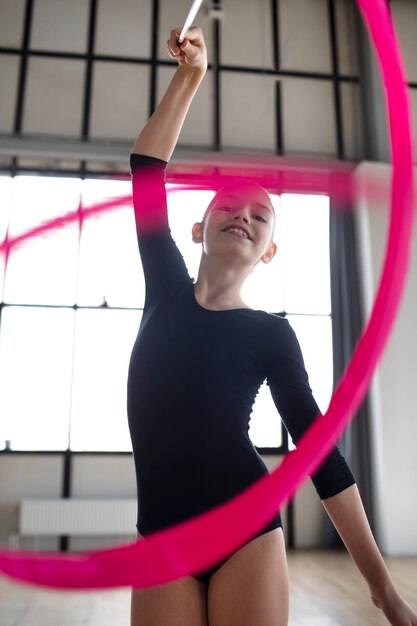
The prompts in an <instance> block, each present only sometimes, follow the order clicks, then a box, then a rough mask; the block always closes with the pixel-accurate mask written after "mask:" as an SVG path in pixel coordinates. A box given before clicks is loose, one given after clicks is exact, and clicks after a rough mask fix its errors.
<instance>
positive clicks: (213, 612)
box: [207, 528, 289, 626]
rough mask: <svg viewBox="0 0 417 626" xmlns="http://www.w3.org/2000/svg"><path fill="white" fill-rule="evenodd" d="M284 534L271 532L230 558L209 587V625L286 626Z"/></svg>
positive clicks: (286, 582)
mask: <svg viewBox="0 0 417 626" xmlns="http://www.w3.org/2000/svg"><path fill="white" fill-rule="evenodd" d="M288 593H289V592H288V569H287V559H286V554H285V543H284V535H283V532H282V529H281V528H277V529H275V530H272V531H270V532H268V533H266V534H264V535H261V536H260V537H257V538H256V539H253V541H251V542H250V543H248V544H247V545H246V546H244V547H243V548H241V549H240V550H238V551H237V552H236V553H235V554H233V556H231V557H230V558H229V559H228V560H227V561H226V563H225V564H224V565H222V567H221V568H220V569H219V570H218V571H217V572H216V574H214V575H213V577H212V578H211V580H210V583H209V586H208V597H207V602H208V619H209V626H253V625H254V624H256V626H287V624H288V604H289V599H288Z"/></svg>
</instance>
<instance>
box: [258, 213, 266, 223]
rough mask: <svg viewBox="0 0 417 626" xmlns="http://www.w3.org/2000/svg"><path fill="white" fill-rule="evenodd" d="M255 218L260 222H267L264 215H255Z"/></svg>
mask: <svg viewBox="0 0 417 626" xmlns="http://www.w3.org/2000/svg"><path fill="white" fill-rule="evenodd" d="M255 219H256V220H258V222H263V223H264V224H266V223H267V220H266V219H265V218H264V217H262V215H255Z"/></svg>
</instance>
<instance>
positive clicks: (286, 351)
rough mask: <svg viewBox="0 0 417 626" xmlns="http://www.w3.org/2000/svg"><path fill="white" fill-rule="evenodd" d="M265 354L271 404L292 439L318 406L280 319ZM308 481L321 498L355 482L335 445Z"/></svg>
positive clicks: (296, 346)
mask: <svg viewBox="0 0 417 626" xmlns="http://www.w3.org/2000/svg"><path fill="white" fill-rule="evenodd" d="M279 327H280V332H278V334H277V336H276V337H275V342H274V345H273V346H272V350H271V354H270V358H269V364H268V369H269V374H268V377H267V382H268V385H269V388H270V390H271V394H272V397H273V400H274V402H275V405H276V407H277V409H278V411H279V413H280V415H281V418H282V420H283V422H284V424H285V426H286V428H287V430H288V432H289V433H290V435H291V437H292V439H293V441H294V443H295V444H296V443H297V441H298V440H299V439H300V438H301V436H302V435H303V434H304V433H305V432H306V431H307V429H308V428H309V426H310V425H311V423H312V422H313V421H314V419H315V418H316V417H317V416H318V415H319V413H320V409H319V407H318V406H317V403H316V401H315V399H314V397H313V394H312V391H311V387H310V385H309V381H308V375H307V372H306V370H305V367H304V360H303V356H302V352H301V349H300V345H299V343H298V340H297V337H296V335H295V332H294V331H293V329H292V328H291V326H290V324H289V323H288V321H287V320H282V324H280V326H279ZM312 481H313V483H314V486H315V488H316V490H317V492H318V494H319V496H320V498H321V499H325V498H329V497H331V496H334V495H336V494H337V493H340V492H341V491H343V490H344V489H346V488H347V487H350V486H351V485H353V484H354V483H355V479H354V477H353V474H352V472H351V470H350V468H349V466H348V464H347V462H346V460H345V459H344V457H343V456H342V454H341V452H340V450H339V448H338V447H337V446H336V445H335V446H334V448H333V449H332V451H331V452H330V454H329V455H328V456H327V457H326V459H325V461H324V463H323V464H322V465H321V466H320V468H319V470H318V471H317V472H316V473H315V474H314V476H312Z"/></svg>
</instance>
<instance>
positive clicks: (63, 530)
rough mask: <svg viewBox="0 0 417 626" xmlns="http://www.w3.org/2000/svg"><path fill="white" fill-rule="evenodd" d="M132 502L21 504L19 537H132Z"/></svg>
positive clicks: (134, 507)
mask: <svg viewBox="0 0 417 626" xmlns="http://www.w3.org/2000/svg"><path fill="white" fill-rule="evenodd" d="M136 513H137V502H136V500H133V499H129V500H103V499H102V500H90V499H88V500H87V499H85V500H77V499H73V498H68V499H66V498H62V499H54V500H51V499H48V500H38V499H36V500H35V499H31V500H22V502H21V504H20V522H19V532H20V535H36V536H41V535H69V536H71V535H134V534H135V533H136V529H135V524H136Z"/></svg>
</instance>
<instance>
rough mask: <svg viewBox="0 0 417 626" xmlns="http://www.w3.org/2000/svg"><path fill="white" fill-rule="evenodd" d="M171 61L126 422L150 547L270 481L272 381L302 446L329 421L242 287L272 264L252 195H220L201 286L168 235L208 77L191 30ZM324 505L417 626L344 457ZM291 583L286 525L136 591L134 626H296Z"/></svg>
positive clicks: (149, 127) (382, 595) (144, 178)
mask: <svg viewBox="0 0 417 626" xmlns="http://www.w3.org/2000/svg"><path fill="white" fill-rule="evenodd" d="M178 35H179V30H172V31H171V33H170V37H169V40H168V44H167V45H168V53H169V55H170V56H171V58H173V59H175V60H176V61H177V62H178V67H177V69H176V71H175V74H174V76H173V78H172V80H171V83H170V85H169V86H168V89H167V91H166V93H165V95H164V97H163V99H162V101H161V102H160V104H159V105H158V107H157V109H156V110H155V112H154V114H153V115H152V117H151V118H150V119H149V121H148V122H147V124H146V125H145V127H144V129H143V130H142V132H141V133H140V135H139V137H138V139H137V140H136V142H135V144H134V147H133V153H132V155H131V169H132V181H133V199H134V208H135V219H136V229H137V236H138V244H139V251H140V255H141V260H142V265H143V270H144V275H145V282H146V300H145V307H144V312H143V318H142V323H141V326H140V329H139V332H138V336H137V339H136V342H135V345H134V347H133V350H132V355H131V360H130V367H129V376H128V418H129V427H130V433H131V439H132V446H133V453H134V459H135V468H136V478H137V487H138V502H139V506H138V523H137V528H138V533H139V534H138V541H141V540H142V538H143V537H146V536H147V535H148V534H150V533H152V532H154V531H157V530H160V529H162V528H166V527H168V526H171V525H173V524H176V523H178V522H181V521H183V520H185V519H188V518H191V517H193V516H196V515H198V514H200V513H202V512H204V511H206V510H208V509H210V508H212V507H215V506H216V505H219V504H221V503H223V502H225V501H227V500H229V499H230V498H232V497H233V496H235V495H237V494H238V493H240V492H241V491H243V490H244V489H245V488H246V487H248V486H249V485H250V484H252V483H254V482H255V481H256V480H257V479H258V478H260V477H261V476H263V475H264V474H265V473H267V468H266V466H265V464H264V463H263V461H262V459H261V457H260V456H259V454H258V453H257V451H256V449H255V448H254V446H253V444H252V443H251V441H250V439H249V436H248V428H249V419H250V414H251V411H252V406H253V403H254V400H255V397H256V394H257V392H258V390H259V387H260V385H261V384H262V382H263V381H264V380H266V381H267V383H268V385H269V388H270V391H271V394H272V397H273V399H274V402H275V404H276V407H277V409H278V411H279V413H280V415H281V416H282V419H283V421H284V423H285V425H286V427H287V429H288V431H289V432H290V434H291V436H292V438H293V440H294V441H295V442H297V441H298V439H299V438H300V437H301V436H302V434H303V433H304V432H305V431H306V430H307V428H308V427H309V425H310V424H311V422H312V421H313V420H314V418H315V417H316V416H317V414H318V413H319V408H318V406H317V404H316V402H315V400H314V397H313V395H312V392H311V389H310V386H309V383H308V376H307V373H306V371H305V368H304V363H303V357H302V354H301V351H300V347H299V344H298V341H297V339H296V336H295V334H294V332H293V330H292V329H291V327H290V325H289V323H288V321H287V320H285V319H283V318H281V317H278V316H276V315H271V314H268V313H266V312H264V311H259V310H253V309H251V308H250V307H248V306H247V305H246V304H245V302H244V301H243V300H242V297H241V295H240V293H241V288H242V286H243V284H244V282H245V280H246V279H247V277H248V276H249V274H251V272H252V271H254V269H255V267H256V265H257V264H258V263H270V262H271V261H272V259H273V257H274V255H275V253H276V249H277V248H276V244H275V243H274V242H273V235H274V226H275V215H274V209H273V206H272V203H271V201H270V198H269V196H268V194H267V192H266V191H265V190H264V189H263V188H261V187H259V186H257V185H254V184H252V183H248V182H242V183H241V184H240V183H237V182H235V183H234V184H228V185H226V186H224V187H222V188H221V189H220V190H219V191H218V192H217V193H216V195H215V196H214V198H213V200H212V201H211V202H210V204H209V206H208V208H207V210H206V212H205V214H204V216H203V218H202V220H201V222H197V223H195V224H194V226H193V228H192V238H193V241H194V242H195V243H196V244H199V245H200V246H201V249H202V256H201V262H200V267H199V272H198V278H197V280H196V282H195V283H194V282H193V280H192V279H191V278H190V277H189V274H188V272H187V269H186V267H185V264H184V260H183V258H182V256H181V254H180V252H179V250H178V249H177V247H176V245H175V243H174V241H173V239H172V237H171V234H170V230H169V225H168V218H167V209H166V192H165V170H166V166H167V163H168V161H169V159H170V157H171V155H172V152H173V150H174V148H175V145H176V142H177V139H178V136H179V134H180V131H181V128H182V125H183V123H184V120H185V117H186V114H187V111H188V109H189V106H190V104H191V102H192V99H193V97H194V95H195V93H196V91H197V89H198V87H199V85H200V83H201V82H202V80H203V78H204V75H205V72H206V69H207V53H206V47H205V43H204V37H203V33H202V31H201V29H200V28H197V27H192V28H190V29H189V30H188V31H187V33H186V37H185V39H184V41H183V42H182V43H181V44H178ZM312 480H313V483H314V485H315V487H316V489H317V492H318V494H319V497H320V498H321V500H322V503H323V505H324V507H325V509H326V511H327V513H328V515H329V516H330V519H331V520H332V522H333V524H334V526H335V528H336V529H337V531H338V533H339V535H340V536H341V538H342V540H343V541H344V543H345V545H346V548H347V549H348V551H349V553H350V555H351V556H352V558H353V560H354V562H355V563H356V565H357V567H358V569H359V571H360V573H361V574H362V575H363V577H364V578H365V580H366V582H367V583H368V585H369V588H370V594H371V598H372V601H373V602H374V604H375V605H376V606H377V607H379V608H380V609H382V611H383V612H384V613H385V615H386V617H387V619H388V621H389V622H390V623H391V624H393V625H395V626H417V615H416V614H415V613H414V611H413V610H412V609H411V608H410V607H409V606H408V604H407V603H406V602H405V601H404V600H403V599H402V598H401V596H400V595H399V593H398V592H397V590H396V588H395V586H394V584H393V581H392V580H391V577H390V575H389V573H388V570H387V568H386V566H385V563H384V560H383V558H382V556H381V554H380V552H379V550H378V548H377V545H376V543H375V541H374V538H373V536H372V533H371V530H370V527H369V524H368V521H367V519H366V516H365V512H364V509H363V506H362V503H361V499H360V496H359V492H358V489H357V487H356V484H355V480H354V477H353V475H352V473H351V471H350V469H349V467H348V465H347V463H346V461H345V459H344V458H343V456H342V455H341V453H340V451H339V449H338V448H337V446H335V447H334V448H333V449H332V451H331V453H330V454H329V456H328V457H327V458H326V460H325V462H324V463H323V464H322V466H321V467H320V469H319V470H318V471H317V472H316V473H315V475H314V476H312ZM288 607H289V585H288V573H287V563H286V554H285V545H284V536H283V531H282V526H281V518H280V514H279V511H277V514H276V516H275V518H274V519H273V520H272V521H271V522H270V524H268V526H267V527H265V528H263V529H262V530H261V532H259V533H258V535H257V536H256V537H254V538H253V539H252V540H251V541H249V542H248V543H247V544H246V545H245V546H243V547H242V548H241V549H239V550H238V551H236V552H235V553H234V554H232V555H231V556H230V557H229V558H228V559H227V560H226V561H224V562H222V563H218V564H217V566H216V567H214V568H212V569H211V570H210V571H204V572H199V573H198V574H197V575H195V576H189V577H185V578H182V579H180V580H177V581H174V582H171V583H169V584H166V585H162V586H158V587H154V588H151V589H146V590H135V589H133V590H132V604H131V624H132V626H234V625H236V626H284V625H286V624H288Z"/></svg>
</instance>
